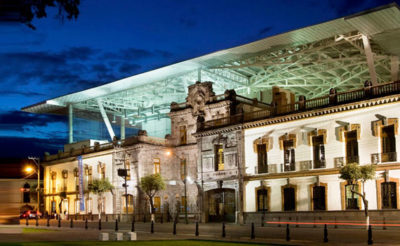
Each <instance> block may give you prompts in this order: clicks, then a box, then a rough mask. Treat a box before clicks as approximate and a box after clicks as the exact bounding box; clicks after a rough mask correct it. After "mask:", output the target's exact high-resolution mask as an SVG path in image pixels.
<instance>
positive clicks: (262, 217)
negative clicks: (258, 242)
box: [261, 214, 264, 227]
mask: <svg viewBox="0 0 400 246" xmlns="http://www.w3.org/2000/svg"><path fill="white" fill-rule="evenodd" d="M261 227H264V214H263V215H262V216H261Z"/></svg>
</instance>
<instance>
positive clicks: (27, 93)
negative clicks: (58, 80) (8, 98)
mask: <svg viewBox="0 0 400 246" xmlns="http://www.w3.org/2000/svg"><path fill="white" fill-rule="evenodd" d="M0 95H3V96H4V95H20V96H29V97H31V96H43V95H44V94H43V93H39V92H33V91H18V90H0Z"/></svg>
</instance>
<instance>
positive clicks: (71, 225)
mask: <svg viewBox="0 0 400 246" xmlns="http://www.w3.org/2000/svg"><path fill="white" fill-rule="evenodd" d="M69 227H71V228H74V222H73V220H72V218H71V222H70V224H69Z"/></svg>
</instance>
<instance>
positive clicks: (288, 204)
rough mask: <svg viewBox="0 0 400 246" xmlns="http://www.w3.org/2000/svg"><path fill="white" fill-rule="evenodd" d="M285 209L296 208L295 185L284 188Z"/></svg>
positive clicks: (292, 209) (291, 209)
mask: <svg viewBox="0 0 400 246" xmlns="http://www.w3.org/2000/svg"><path fill="white" fill-rule="evenodd" d="M283 209H284V210H285V211H294V210H296V197H295V191H294V188H293V187H287V188H284V189H283Z"/></svg>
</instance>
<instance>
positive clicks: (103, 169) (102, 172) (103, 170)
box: [98, 163, 106, 179]
mask: <svg viewBox="0 0 400 246" xmlns="http://www.w3.org/2000/svg"><path fill="white" fill-rule="evenodd" d="M98 170H99V174H100V179H105V178H106V164H105V163H99V166H98Z"/></svg>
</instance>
